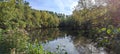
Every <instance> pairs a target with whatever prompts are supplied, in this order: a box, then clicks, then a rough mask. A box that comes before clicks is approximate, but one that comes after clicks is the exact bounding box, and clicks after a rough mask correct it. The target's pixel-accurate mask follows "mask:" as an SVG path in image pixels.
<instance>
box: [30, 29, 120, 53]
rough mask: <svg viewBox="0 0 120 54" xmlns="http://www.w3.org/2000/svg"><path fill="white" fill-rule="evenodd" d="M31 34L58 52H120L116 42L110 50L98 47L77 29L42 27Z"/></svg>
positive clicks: (49, 48) (45, 45)
mask: <svg viewBox="0 0 120 54" xmlns="http://www.w3.org/2000/svg"><path fill="white" fill-rule="evenodd" d="M31 34H32V35H31V39H32V40H33V41H34V40H35V39H38V40H39V41H40V42H42V45H43V47H44V49H45V50H47V51H50V52H56V53H58V54H64V53H65V52H67V53H68V54H119V50H120V47H119V46H117V47H116V46H114V44H113V45H112V46H113V48H111V49H109V50H108V49H107V47H104V46H102V47H97V43H96V42H94V41H93V39H91V38H87V37H85V36H84V35H82V32H81V31H77V30H61V29H41V30H35V31H32V32H31ZM114 43H115V42H114ZM114 48H115V49H114ZM116 48H118V49H117V50H116Z"/></svg>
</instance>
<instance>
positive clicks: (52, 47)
mask: <svg viewBox="0 0 120 54" xmlns="http://www.w3.org/2000/svg"><path fill="white" fill-rule="evenodd" d="M58 46H59V47H60V48H59V50H58V51H60V50H61V49H64V50H66V51H67V52H68V54H74V53H75V54H79V53H78V52H77V50H76V48H75V47H74V44H73V43H72V41H71V39H70V37H65V38H60V39H57V40H54V41H51V42H49V43H47V44H45V45H44V48H45V49H46V50H48V51H51V52H54V51H56V48H57V47H58ZM63 52H65V51H63Z"/></svg>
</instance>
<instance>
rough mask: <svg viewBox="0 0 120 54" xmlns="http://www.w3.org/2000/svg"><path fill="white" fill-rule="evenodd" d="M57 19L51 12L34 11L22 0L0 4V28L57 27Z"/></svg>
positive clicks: (55, 14)
mask: <svg viewBox="0 0 120 54" xmlns="http://www.w3.org/2000/svg"><path fill="white" fill-rule="evenodd" d="M58 25H59V18H58V16H57V13H54V12H51V11H42V10H35V9H32V8H31V7H30V6H29V3H28V2H26V1H24V0H10V1H8V2H0V28H2V29H14V28H28V29H29V28H45V27H57V26H58Z"/></svg>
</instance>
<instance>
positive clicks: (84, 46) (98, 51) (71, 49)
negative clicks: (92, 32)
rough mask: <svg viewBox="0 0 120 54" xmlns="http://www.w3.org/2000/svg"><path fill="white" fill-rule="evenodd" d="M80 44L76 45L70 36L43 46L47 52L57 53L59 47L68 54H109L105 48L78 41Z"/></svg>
mask: <svg viewBox="0 0 120 54" xmlns="http://www.w3.org/2000/svg"><path fill="white" fill-rule="evenodd" d="M78 42H79V43H77V44H78V45H77V44H74V42H73V40H72V39H71V37H70V36H66V35H65V37H63V38H58V39H55V40H53V41H49V42H48V43H46V44H43V47H44V49H45V50H48V51H51V52H56V48H57V47H58V46H59V47H60V48H59V50H58V51H60V49H64V50H65V51H67V52H68V54H107V53H106V51H105V50H104V48H102V47H101V48H96V47H94V45H93V44H90V43H83V42H81V40H78Z"/></svg>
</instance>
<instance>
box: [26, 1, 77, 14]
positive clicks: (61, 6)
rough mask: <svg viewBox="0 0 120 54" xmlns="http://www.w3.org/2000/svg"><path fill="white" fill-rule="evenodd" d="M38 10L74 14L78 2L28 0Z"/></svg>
mask: <svg viewBox="0 0 120 54" xmlns="http://www.w3.org/2000/svg"><path fill="white" fill-rule="evenodd" d="M26 1H29V3H30V6H32V8H34V9H38V10H49V11H54V12H58V13H65V14H72V11H73V10H74V6H76V5H77V1H78V0H26Z"/></svg>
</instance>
